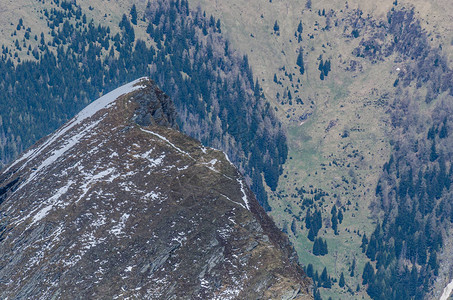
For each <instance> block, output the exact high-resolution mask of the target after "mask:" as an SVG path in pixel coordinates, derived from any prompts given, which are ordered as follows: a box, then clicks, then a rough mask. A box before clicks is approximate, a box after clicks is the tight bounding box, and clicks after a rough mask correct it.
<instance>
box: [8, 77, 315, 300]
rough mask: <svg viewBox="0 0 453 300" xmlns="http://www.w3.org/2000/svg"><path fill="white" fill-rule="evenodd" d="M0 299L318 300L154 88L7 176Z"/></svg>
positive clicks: (260, 217) (71, 132) (70, 130)
mask: <svg viewBox="0 0 453 300" xmlns="http://www.w3.org/2000/svg"><path fill="white" fill-rule="evenodd" d="M0 182H1V183H0V203H1V204H0V298H2V299H126V298H132V299H137V298H140V299H142V298H147V299H311V296H310V295H309V292H308V288H309V285H310V281H309V280H308V279H307V278H306V277H305V275H304V273H303V271H302V269H301V268H300V266H299V265H298V263H297V261H298V259H297V255H296V254H295V252H294V249H293V248H292V246H291V245H290V243H289V240H288V238H287V237H286V236H285V235H283V234H282V233H281V232H280V231H279V230H278V229H277V227H276V226H275V225H274V223H273V222H272V220H271V219H270V218H269V217H268V216H267V215H266V214H265V212H264V210H263V209H262V208H261V207H260V206H259V205H258V202H257V201H256V199H255V197H254V195H253V193H252V192H251V191H250V190H249V188H248V187H247V185H246V184H245V181H244V179H243V178H242V176H241V175H240V173H239V172H238V171H237V170H236V168H235V167H234V166H233V165H232V164H231V163H230V162H229V160H228V158H227V157H226V155H225V154H224V153H223V152H221V151H218V150H215V149H212V148H206V147H204V146H202V145H201V144H200V143H199V142H198V141H196V140H194V139H192V138H189V137H187V136H186V135H184V134H182V133H181V132H179V131H178V125H177V123H176V114H175V109H174V107H173V104H172V102H171V100H170V99H169V98H168V97H167V96H166V95H164V94H163V93H162V92H161V91H160V90H159V89H158V88H157V86H156V85H155V84H154V83H153V82H152V81H151V80H149V79H147V78H141V79H138V80H136V81H134V82H131V83H129V84H127V85H125V86H122V87H120V88H118V89H116V90H114V91H112V92H110V93H109V94H107V95H105V96H103V97H101V98H99V99H98V100H96V101H94V102H92V103H91V104H90V105H89V106H87V107H86V108H85V109H84V110H82V111H81V112H80V113H79V114H78V115H77V116H75V117H74V118H73V119H71V120H70V121H69V122H68V123H66V124H65V125H63V126H62V127H61V128H60V129H58V130H57V131H56V132H55V133H53V134H51V135H49V136H47V137H46V138H44V139H42V140H41V141H39V142H38V143H37V144H36V145H35V146H33V147H32V148H30V149H29V150H28V151H27V152H25V153H24V154H23V155H22V156H21V157H20V158H19V159H17V160H16V161H15V162H13V163H12V164H11V165H10V166H8V167H7V168H5V169H4V170H3V171H2V173H1V174H0Z"/></svg>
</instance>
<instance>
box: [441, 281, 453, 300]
mask: <svg viewBox="0 0 453 300" xmlns="http://www.w3.org/2000/svg"><path fill="white" fill-rule="evenodd" d="M452 291H453V279H452V280H451V282H450V283H449V284H448V285H447V286H446V287H445V288H444V292H443V293H442V296H441V297H440V300H447V299H448V297H450V295H451V292H452Z"/></svg>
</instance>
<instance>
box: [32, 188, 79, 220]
mask: <svg viewBox="0 0 453 300" xmlns="http://www.w3.org/2000/svg"><path fill="white" fill-rule="evenodd" d="M72 184H73V182H72V181H69V182H68V184H67V185H66V186H64V187H62V188H60V189H59V190H58V191H57V193H56V194H55V195H53V196H52V197H50V198H49V199H48V200H47V201H46V204H47V205H46V206H45V207H44V208H42V209H41V210H40V211H39V212H38V213H37V214H35V216H34V217H33V220H32V222H31V224H30V226H31V225H33V224H35V223H36V222H38V221H41V220H42V219H43V218H45V217H46V216H47V214H48V213H49V211H51V210H52V208H53V207H54V206H56V205H58V203H59V201H58V200H59V199H60V197H61V196H62V195H64V194H66V193H67V191H68V190H69V188H70V187H71V185H72ZM27 217H28V216H27Z"/></svg>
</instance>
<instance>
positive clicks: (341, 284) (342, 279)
mask: <svg viewBox="0 0 453 300" xmlns="http://www.w3.org/2000/svg"><path fill="white" fill-rule="evenodd" d="M338 285H339V286H340V287H341V288H342V287H344V285H345V282H344V274H343V272H341V275H340V281H339V282H338Z"/></svg>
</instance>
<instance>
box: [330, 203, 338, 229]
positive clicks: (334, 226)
mask: <svg viewBox="0 0 453 300" xmlns="http://www.w3.org/2000/svg"><path fill="white" fill-rule="evenodd" d="M330 213H331V214H332V217H331V218H330V220H331V221H332V229H333V232H334V233H335V235H338V218H337V207H336V206H335V205H334V206H332V209H331V210H330Z"/></svg>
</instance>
